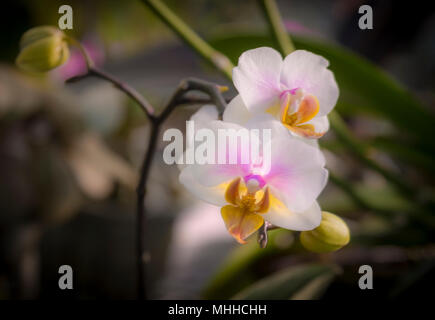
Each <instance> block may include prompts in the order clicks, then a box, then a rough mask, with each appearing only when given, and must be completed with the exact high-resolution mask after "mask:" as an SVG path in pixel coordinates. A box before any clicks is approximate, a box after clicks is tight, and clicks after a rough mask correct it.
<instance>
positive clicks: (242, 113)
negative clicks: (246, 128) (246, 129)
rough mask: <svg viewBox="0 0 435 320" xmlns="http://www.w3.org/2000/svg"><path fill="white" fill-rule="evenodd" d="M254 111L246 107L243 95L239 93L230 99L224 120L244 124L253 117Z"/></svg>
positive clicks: (223, 116)
mask: <svg viewBox="0 0 435 320" xmlns="http://www.w3.org/2000/svg"><path fill="white" fill-rule="evenodd" d="M252 116H253V115H252V113H251V112H250V111H249V110H248V108H246V105H245V103H244V102H243V100H242V97H241V95H240V94H239V95H237V96H235V97H234V98H233V100H231V101H230V103H229V104H228V105H227V107H226V108H225V111H224V114H223V115H222V120H223V121H226V122H232V123H237V124H239V125H242V126H243V125H244V124H245V123H246V122H248V121H249V120H250V119H251V118H252Z"/></svg>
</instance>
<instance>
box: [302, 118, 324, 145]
mask: <svg viewBox="0 0 435 320" xmlns="http://www.w3.org/2000/svg"><path fill="white" fill-rule="evenodd" d="M304 124H312V125H313V126H314V130H315V132H316V133H324V132H327V131H328V130H329V120H328V116H322V117H317V116H316V117H314V118H313V119H311V120H310V121H307V122H305V123H304ZM307 140H316V139H307Z"/></svg>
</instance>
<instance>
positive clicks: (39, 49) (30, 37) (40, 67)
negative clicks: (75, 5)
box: [16, 26, 69, 72]
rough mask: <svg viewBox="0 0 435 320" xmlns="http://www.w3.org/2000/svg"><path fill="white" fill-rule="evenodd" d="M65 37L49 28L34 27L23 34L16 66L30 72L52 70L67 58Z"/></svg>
mask: <svg viewBox="0 0 435 320" xmlns="http://www.w3.org/2000/svg"><path fill="white" fill-rule="evenodd" d="M66 39H67V38H66V35H65V34H64V33H63V32H62V31H60V30H59V29H57V28H55V27H51V26H43V27H36V28H33V29H30V30H28V31H27V32H25V33H24V34H23V36H22V37H21V41H20V53H19V55H18V57H17V60H16V64H17V65H18V66H19V67H20V68H22V69H24V70H26V71H32V72H46V71H49V70H51V69H54V68H56V67H58V66H60V65H62V64H63V63H65V62H66V61H67V60H68V58H69V48H68V43H67V40H66Z"/></svg>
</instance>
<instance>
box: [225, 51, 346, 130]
mask: <svg viewBox="0 0 435 320" xmlns="http://www.w3.org/2000/svg"><path fill="white" fill-rule="evenodd" d="M328 65H329V62H328V61H327V60H326V59H325V58H323V57H321V56H319V55H316V54H314V53H311V52H308V51H305V50H296V51H294V52H292V53H291V54H289V55H288V56H287V57H286V58H285V59H284V60H283V59H282V57H281V55H280V54H279V53H278V52H277V51H276V50H274V49H272V48H268V47H261V48H257V49H253V50H248V51H246V52H244V53H243V54H242V55H241V56H240V58H239V64H238V66H237V67H235V68H234V69H233V82H234V85H235V87H236V88H237V90H238V92H239V95H238V96H236V97H235V98H234V99H233V100H232V101H231V103H230V104H229V105H228V107H227V108H226V110H225V113H224V116H223V120H224V121H229V122H233V123H238V124H242V125H243V124H244V123H246V122H247V121H248V120H249V119H250V118H252V117H253V116H255V115H256V114H258V113H263V114H264V113H268V114H271V115H272V116H273V117H275V118H276V119H277V120H279V121H280V122H281V123H282V124H283V125H284V126H285V127H286V128H287V129H289V130H290V132H291V133H293V134H294V135H298V136H301V137H304V138H319V137H321V136H323V135H324V134H325V133H326V131H328V129H329V121H328V118H327V114H328V113H329V112H330V111H331V110H332V109H333V108H334V106H335V104H336V103H337V99H338V94H339V91H338V86H337V83H336V81H335V79H334V75H333V73H332V72H331V71H330V70H329V69H328Z"/></svg>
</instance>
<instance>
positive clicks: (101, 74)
mask: <svg viewBox="0 0 435 320" xmlns="http://www.w3.org/2000/svg"><path fill="white" fill-rule="evenodd" d="M90 76H94V77H97V78H100V79H103V80H106V81H108V82H111V83H112V84H113V85H114V86H115V87H117V88H118V89H119V90H121V91H123V92H124V93H125V94H126V95H127V96H129V97H130V98H131V99H133V100H134V101H135V102H136V103H137V104H138V105H139V106H140V108H141V109H142V110H143V111H144V112H145V114H146V115H147V117H148V118H149V119H150V120H151V121H153V120H154V118H155V116H154V108H153V107H152V105H151V104H150V103H149V102H148V101H147V100H146V99H145V98H144V97H143V95H141V94H140V93H139V92H138V91H136V90H135V89H134V88H132V87H130V86H129V85H128V84H126V83H125V82H122V81H120V80H118V79H116V78H115V77H114V76H112V75H111V74H109V73H107V72H105V71H103V70H100V69H98V68H95V67H90V68H89V69H88V72H87V73H85V74H83V75H80V76H76V77H73V78H70V79H68V80H67V81H66V82H67V83H71V82H76V81H79V80H81V79H84V78H87V77H90Z"/></svg>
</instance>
